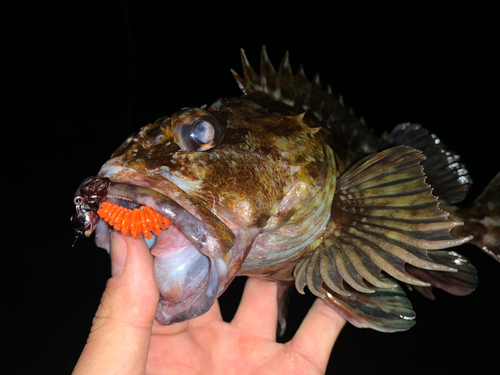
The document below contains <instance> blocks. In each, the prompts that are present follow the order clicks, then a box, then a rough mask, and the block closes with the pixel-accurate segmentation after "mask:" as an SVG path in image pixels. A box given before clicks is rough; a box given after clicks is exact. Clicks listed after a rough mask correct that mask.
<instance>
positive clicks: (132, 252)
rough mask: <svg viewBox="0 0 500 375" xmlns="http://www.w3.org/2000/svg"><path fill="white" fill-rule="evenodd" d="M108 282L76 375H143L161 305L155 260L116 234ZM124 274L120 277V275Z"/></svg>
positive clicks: (140, 243)
mask: <svg viewBox="0 0 500 375" xmlns="http://www.w3.org/2000/svg"><path fill="white" fill-rule="evenodd" d="M111 258H112V263H113V274H115V276H113V277H112V278H111V279H109V280H108V283H107V285H106V289H105V291H104V293H103V296H102V299H101V303H100V305H99V307H98V309H97V312H96V316H95V318H94V321H93V324H92V329H91V332H90V335H89V338H88V340H87V344H86V345H85V348H84V350H83V352H82V355H81V356H80V359H79V360H78V363H77V365H76V367H75V371H74V374H80V373H82V374H83V373H85V374H87V373H92V374H112V373H121V374H134V373H137V374H139V373H143V372H144V369H145V366H146V360H147V353H148V347H149V341H150V337H151V326H152V323H153V319H154V315H155V312H156V305H157V303H158V295H159V292H158V288H157V287H156V284H155V280H154V277H153V260H152V256H151V254H150V252H149V248H148V247H147V246H146V244H145V242H144V241H143V240H137V239H134V238H132V237H130V236H123V235H121V234H119V233H116V232H113V233H112V236H111ZM120 269H121V271H120Z"/></svg>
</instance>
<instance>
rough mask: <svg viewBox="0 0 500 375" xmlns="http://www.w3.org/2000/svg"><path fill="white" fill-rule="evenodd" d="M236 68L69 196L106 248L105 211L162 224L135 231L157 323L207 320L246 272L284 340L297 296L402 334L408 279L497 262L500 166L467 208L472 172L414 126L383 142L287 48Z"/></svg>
mask: <svg viewBox="0 0 500 375" xmlns="http://www.w3.org/2000/svg"><path fill="white" fill-rule="evenodd" d="M241 60H242V70H243V75H242V76H240V75H238V73H236V72H235V71H234V70H231V72H232V75H233V77H234V79H235V80H236V83H237V85H238V86H239V88H240V90H241V92H242V95H241V96H238V97H232V98H220V99H217V100H216V101H215V102H213V103H212V104H210V105H203V106H200V107H188V108H182V109H180V110H178V111H177V112H175V113H173V114H172V115H170V116H165V117H162V118H160V119H158V120H156V121H154V122H152V123H150V124H148V125H146V126H144V127H142V128H141V129H140V130H139V131H138V132H137V133H136V134H132V135H131V136H129V137H128V138H127V139H126V140H125V141H124V142H123V143H122V144H121V145H120V146H119V147H118V148H117V149H116V150H115V151H114V152H113V153H112V154H111V156H110V158H109V160H107V161H106V162H105V163H104V164H103V165H102V167H101V168H100V170H99V172H98V173H97V175H95V176H91V177H88V178H86V179H84V180H83V182H82V183H81V184H80V186H79V187H78V189H77V190H76V193H75V197H74V204H75V209H76V213H75V214H74V215H73V217H72V218H71V220H72V222H73V226H74V231H75V234H76V236H77V238H78V237H90V236H91V235H92V233H95V242H96V245H97V246H98V247H100V248H103V249H106V250H108V251H109V247H110V236H111V233H112V231H113V230H115V228H114V227H112V226H110V225H109V224H108V222H107V221H108V220H104V219H103V218H102V217H101V216H99V214H98V211H99V209H100V207H101V205H103V203H104V202H108V203H107V204H109V207H115V206H121V207H123V209H122V210H123V212H131V210H133V209H136V208H138V207H143V206H146V207H149V208H151V209H153V210H154V211H156V213H158V214H159V215H160V217H161V216H163V217H164V218H165V219H166V222H168V223H169V224H168V225H165V226H164V227H162V230H161V232H159V229H158V231H157V232H156V233H155V234H152V233H150V232H149V231H147V230H146V229H145V230H144V232H142V233H148V236H147V237H149V238H146V237H144V236H142V234H141V232H140V231H138V230H136V232H135V233H138V234H137V236H139V237H144V240H145V241H146V243H147V244H148V246H149V248H150V250H151V253H152V255H153V256H154V276H155V280H156V283H157V286H158V289H159V291H160V295H159V303H158V308H157V313H156V319H157V320H158V321H159V322H160V323H161V324H163V325H170V324H173V323H177V322H182V321H185V320H188V319H193V318H195V317H197V316H200V315H202V314H204V313H206V312H207V311H208V310H209V309H210V308H211V306H212V305H213V304H214V302H215V301H216V299H217V298H218V297H219V296H220V295H221V294H222V293H224V291H225V290H226V289H227V287H228V286H229V285H230V284H231V282H232V281H233V279H234V278H235V277H236V276H248V277H256V278H259V279H261V280H266V281H269V282H276V283H278V286H279V288H278V290H279V292H278V295H277V298H278V301H279V317H278V320H279V326H280V332H284V329H285V328H286V313H285V310H286V309H285V302H284V301H285V295H286V291H287V290H289V289H290V288H293V287H295V288H296V289H297V290H298V291H299V292H300V293H301V294H304V293H305V288H306V287H307V289H308V290H309V291H310V292H311V293H312V294H314V295H315V296H317V297H318V298H320V299H322V300H323V301H324V302H325V303H326V304H328V305H329V306H331V307H332V308H333V309H334V310H335V311H337V312H338V313H339V314H340V315H342V316H343V317H344V318H345V319H346V320H347V321H349V322H350V323H351V324H353V325H354V326H356V327H360V328H371V329H375V330H378V331H382V332H395V331H404V330H407V329H409V328H411V327H412V326H413V325H414V324H415V312H414V310H413V307H412V305H411V302H410V300H409V299H408V297H407V296H406V294H405V291H404V289H403V286H406V287H407V288H408V289H410V290H416V291H418V292H420V293H422V294H423V295H424V296H426V297H428V298H430V299H434V294H433V290H434V288H439V289H442V290H444V291H446V292H448V293H451V294H453V295H468V294H470V293H471V292H472V291H473V290H474V289H475V288H476V287H477V285H478V278H477V272H476V269H475V267H474V266H473V265H472V264H471V263H470V261H469V260H468V259H467V258H465V257H463V256H462V255H460V254H459V253H457V252H455V250H454V248H455V247H458V246H460V245H463V244H465V243H471V244H473V245H475V246H477V247H479V248H480V249H481V250H482V251H484V252H485V253H487V254H488V255H490V256H491V257H492V258H494V259H495V260H497V261H500V245H499V244H500V240H499V238H500V208H499V202H500V199H499V194H500V193H499V191H500V189H499V185H500V173H499V174H497V175H496V176H495V177H494V178H493V180H492V182H491V183H490V184H489V185H488V186H487V187H486V189H485V190H484V192H483V193H482V194H481V195H480V196H479V197H478V198H477V199H476V200H475V201H474V202H473V203H472V204H470V205H469V206H467V207H464V206H461V205H459V204H460V203H461V202H463V200H464V199H465V197H466V195H467V193H468V191H469V189H470V187H471V185H472V178H471V176H470V175H469V172H468V170H467V168H466V167H465V165H464V164H463V163H462V162H461V160H460V157H459V156H458V155H457V154H455V153H454V152H453V151H452V150H451V149H450V148H449V147H448V146H447V145H446V144H445V143H443V142H442V141H441V139H440V138H438V136H436V135H434V134H433V133H431V132H430V131H429V130H427V129H426V128H424V127H423V126H422V125H419V124H413V123H402V124H399V125H397V126H396V127H395V128H394V129H393V130H392V131H390V132H385V133H384V134H382V135H381V136H376V134H375V133H374V131H373V130H371V129H370V128H369V127H368V126H367V125H366V123H365V121H364V120H363V118H358V117H357V116H356V115H354V113H353V111H352V110H350V109H347V108H346V107H345V105H344V103H343V99H342V97H338V98H336V97H335V96H334V95H333V94H332V90H331V88H330V86H327V88H326V89H325V88H324V87H323V85H322V84H321V82H320V79H319V75H316V76H315V77H314V78H313V79H312V80H308V79H307V77H306V74H305V72H304V69H303V68H302V67H301V68H299V70H298V71H297V72H296V73H294V72H293V70H292V68H291V64H290V60H289V54H288V52H287V53H286V54H285V57H284V58H283V60H282V61H281V64H280V65H279V67H278V69H277V70H276V69H275V67H274V66H273V64H272V63H271V62H270V60H269V57H268V55H267V52H266V49H265V47H263V48H262V52H261V58H260V74H257V73H256V72H255V71H254V70H253V68H252V67H251V65H250V63H249V61H248V59H247V57H246V54H245V52H244V51H243V49H242V50H241ZM135 211H137V210H135ZM135 211H134V212H135ZM100 212H102V210H101V211H100ZM135 220H136V221H137V222H138V223H140V222H139V221H138V220H139V219H135ZM138 225H139V224H138ZM127 230H128V229H127ZM127 233H128V232H127Z"/></svg>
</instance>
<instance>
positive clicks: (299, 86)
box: [231, 46, 379, 155]
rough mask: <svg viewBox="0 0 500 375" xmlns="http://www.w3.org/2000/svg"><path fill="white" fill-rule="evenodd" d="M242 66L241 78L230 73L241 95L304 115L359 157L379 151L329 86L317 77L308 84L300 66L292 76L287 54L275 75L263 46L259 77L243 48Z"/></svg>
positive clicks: (374, 141)
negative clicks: (289, 108)
mask: <svg viewBox="0 0 500 375" xmlns="http://www.w3.org/2000/svg"><path fill="white" fill-rule="evenodd" d="M241 64H242V68H243V78H242V77H240V76H239V75H238V74H237V73H236V72H235V71H234V70H231V72H232V73H233V76H234V78H235V80H236V82H237V83H238V86H239V88H240V90H241V91H242V93H243V95H258V96H263V97H266V98H269V99H272V100H275V101H278V102H281V103H285V104H287V105H289V106H290V107H294V108H297V109H298V110H299V111H301V112H307V114H308V115H309V116H313V117H314V118H315V119H316V120H318V121H319V122H320V123H321V124H322V125H323V126H324V127H325V128H327V129H328V130H330V131H331V132H332V133H333V135H334V136H335V137H336V139H337V140H338V141H341V142H344V143H346V144H349V145H350V147H351V148H353V149H354V150H356V151H358V152H359V153H361V154H364V155H366V154H370V153H374V152H376V151H378V149H379V145H378V140H377V138H376V137H375V135H374V134H373V132H372V131H371V130H370V129H369V128H368V127H367V126H366V125H365V123H364V121H363V120H360V119H358V118H357V117H356V116H355V115H354V114H353V113H352V110H348V109H346V108H345V107H344V104H343V102H342V101H339V100H337V98H335V97H334V96H333V94H332V91H331V88H330V87H329V86H328V87H327V89H326V90H323V87H322V86H321V82H320V79H319V75H318V74H316V75H315V77H314V79H313V80H312V81H309V80H308V79H307V77H306V74H305V71H304V69H303V67H302V66H300V68H299V70H298V71H297V73H296V74H295V75H294V74H293V71H292V68H291V66H290V61H289V55H288V52H286V54H285V56H284V58H283V60H282V61H281V64H280V66H279V69H278V71H277V72H276V70H275V68H274V66H273V65H272V64H271V62H270V60H269V57H268V55H267V52H266V47H265V46H262V52H261V58H260V75H258V74H257V73H255V71H254V70H253V69H252V67H251V66H250V63H249V62H248V59H247V57H246V55H245V51H244V50H243V49H242V50H241Z"/></svg>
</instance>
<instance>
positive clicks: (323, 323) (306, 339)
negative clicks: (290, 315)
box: [289, 298, 345, 371]
mask: <svg viewBox="0 0 500 375" xmlns="http://www.w3.org/2000/svg"><path fill="white" fill-rule="evenodd" d="M344 324H345V319H344V318H342V317H341V316H340V315H339V314H337V312H335V310H333V309H332V308H331V307H330V306H328V305H327V304H326V303H324V302H323V301H322V300H321V299H319V298H318V299H316V301H314V303H313V305H312V307H311V309H310V310H309V312H308V313H307V315H306V317H305V318H304V321H303V322H302V324H301V325H300V327H299V329H298V331H297V333H296V334H295V336H294V337H293V339H292V340H291V341H290V342H289V344H290V345H292V346H293V348H294V349H295V350H296V351H297V352H299V353H302V354H304V355H306V356H307V357H308V358H312V359H313V360H314V361H315V362H316V365H317V366H318V367H319V368H320V369H321V370H322V371H326V366H327V365H328V359H329V358H330V354H331V351H332V348H333V345H334V344H335V341H336V340H337V337H338V336H339V333H340V331H341V330H342V327H344Z"/></svg>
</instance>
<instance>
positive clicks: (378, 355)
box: [0, 0, 500, 375]
mask: <svg viewBox="0 0 500 375" xmlns="http://www.w3.org/2000/svg"><path fill="white" fill-rule="evenodd" d="M39 3H40V4H41V5H36V6H34V5H32V4H31V3H30V5H28V4H26V5H25V6H23V5H22V4H21V5H18V6H17V7H16V8H6V7H5V6H2V8H4V9H3V11H2V12H1V17H2V24H3V25H4V27H6V31H5V32H3V33H2V61H3V63H4V64H5V63H6V64H7V65H6V67H4V69H3V72H2V73H3V74H2V76H3V77H2V78H3V81H4V84H3V85H2V91H3V99H2V104H3V105H2V107H3V110H2V121H3V126H2V131H3V134H2V140H3V147H2V155H3V156H2V172H3V174H2V191H3V197H4V202H3V203H4V204H3V210H4V212H5V215H8V218H9V219H8V220H6V221H8V223H4V225H3V231H2V233H3V234H4V238H6V239H7V242H6V243H7V246H5V248H4V249H3V251H2V253H3V256H2V261H1V263H0V264H1V265H2V272H1V275H2V278H3V279H4V280H2V291H3V292H2V309H1V314H2V317H1V322H2V323H1V325H2V332H1V334H0V337H1V339H2V341H5V345H4V344H2V345H3V347H4V348H5V347H7V351H5V349H4V350H2V351H1V355H2V356H3V357H4V358H2V359H1V361H0V366H1V367H0V370H1V371H0V372H2V373H4V374H45V373H47V374H48V373H50V374H69V373H70V372H71V371H72V369H73V366H74V364H75V363H76V361H77V359H78V356H79V353H80V351H81V349H82V348H83V345H84V344H85V340H86V337H87V334H88V331H89V328H90V324H91V320H92V317H93V314H94V312H95V310H96V307H97V305H98V303H99V299H100V296H101V294H102V291H103V289H104V287H105V283H106V280H107V278H108V277H109V269H110V265H109V258H108V255H107V253H106V252H105V251H104V250H101V249H98V248H96V247H95V245H94V244H93V241H90V240H89V241H80V242H78V243H77V244H76V246H75V247H74V248H72V247H71V244H72V242H73V234H72V230H71V226H70V223H69V217H70V216H71V215H72V214H73V212H74V207H73V205H72V195H73V191H74V190H75V188H76V187H77V186H78V185H79V183H80V181H81V180H82V179H83V178H84V177H86V176H88V175H93V174H95V173H96V172H97V171H98V169H99V167H100V165H101V164H102V163H103V162H104V161H105V160H106V159H107V158H108V157H109V155H110V153H111V152H112V151H113V150H114V149H115V148H116V147H117V146H118V145H119V144H120V143H121V142H122V141H123V139H124V138H126V137H127V136H128V135H129V134H130V133H131V132H134V131H137V130H138V129H139V128H140V127H141V126H144V125H146V124H148V123H149V122H151V121H154V120H155V119H157V118H159V117H161V116H164V115H170V114H172V113H173V112H175V111H177V110H178V109H180V108H181V107H187V106H199V105H202V104H205V103H211V102H213V101H215V100H216V99H218V98H219V97H231V96H235V95H239V91H238V88H237V86H236V84H235V82H234V81H233V79H232V77H231V74H230V73H229V69H230V68H233V69H236V70H237V71H239V72H241V68H240V60H239V48H240V47H243V48H245V50H246V52H247V55H248V56H249V59H250V61H251V63H252V64H253V65H254V66H258V58H259V54H260V47H261V45H263V44H265V45H266V46H267V50H268V53H269V55H270V58H271V60H272V61H274V62H275V65H278V64H279V61H280V60H281V57H282V56H283V55H284V53H285V51H287V50H288V51H290V54H291V63H292V67H293V68H294V70H296V69H297V68H298V66H299V64H300V63H303V64H304V67H305V71H306V74H307V75H308V77H309V78H312V77H313V75H314V73H316V72H319V73H320V74H321V77H322V83H323V84H325V85H326V84H331V86H332V88H333V91H334V93H335V94H336V95H339V94H342V95H343V96H344V101H345V103H346V105H347V106H351V107H353V109H354V111H355V113H356V114H358V115H361V116H363V117H364V118H365V119H366V122H367V123H368V125H369V126H371V127H373V128H374V129H375V131H376V132H377V133H378V134H381V133H382V132H383V131H384V130H390V129H392V128H393V127H394V126H395V125H397V124H398V123H400V122H404V121H413V122H418V123H421V124H423V125H425V126H426V127H427V128H428V129H430V130H431V131H433V132H435V133H436V134H438V135H439V136H440V137H441V139H442V140H444V141H445V142H446V143H447V144H449V145H450V146H451V147H452V148H453V149H454V150H455V151H456V152H457V153H458V154H460V155H462V158H463V159H462V160H463V161H464V162H465V163H466V165H467V166H468V168H469V170H470V172H471V175H472V177H473V179H474V181H475V185H474V187H473V189H472V192H471V197H475V196H477V195H478V194H479V192H480V191H481V190H482V189H483V188H484V187H485V186H486V184H487V183H488V181H489V180H490V179H491V178H492V177H493V176H494V175H495V174H496V173H497V171H498V170H500V163H499V161H498V156H497V155H498V148H499V147H498V107H499V99H500V95H499V91H498V90H499V89H498V87H499V83H500V82H499V73H498V67H499V62H500V61H499V58H498V54H497V53H498V44H499V30H498V27H497V26H498V21H497V19H498V16H499V14H498V12H497V11H496V9H494V8H493V6H486V5H481V4H480V3H479V2H468V3H467V4H466V5H465V2H451V1H448V2H447V1H436V2H422V1H405V2H397V1H349V2H347V1H346V2H333V1H332V2H328V4H329V5H328V7H326V8H325V5H324V4H325V3H324V2H323V3H316V2H314V1H307V2H303V3H302V4H301V5H294V4H292V3H290V2H282V3H281V4H280V3H279V2H275V3H271V2H264V3H257V2H245V3H244V4H246V5H245V6H244V7H241V6H238V5H237V3H235V2H233V3H232V4H231V5H230V4H228V5H227V6H224V5H215V4H213V3H211V2H205V3H204V5H196V4H195V3H191V2H184V3H183V4H182V5H180V4H177V3H176V4H175V5H172V3H173V2H164V5H162V6H159V5H157V4H156V5H147V3H144V2H135V1H125V0H124V1H109V2H105V3H104V2H100V1H86V2H67V3H65V4H63V3H52V2H48V3H47V2H39ZM490 3H491V4H493V3H494V2H490ZM242 4H243V3H242ZM270 4H273V5H272V6H271V5H270ZM469 200H470V199H469ZM460 252H462V253H463V254H464V255H466V256H467V257H469V258H470V259H471V260H472V261H473V263H474V264H475V265H476V267H477V269H478V272H479V275H480V285H479V287H478V289H477V290H476V291H475V292H474V293H473V294H472V295H470V296H468V297H453V296H449V295H446V294H445V293H439V292H438V293H437V297H438V298H437V300H436V301H434V302H432V301H428V300H426V299H425V298H423V297H422V296H420V295H418V294H417V293H409V296H410V298H411V299H412V302H413V304H414V308H415V310H416V312H417V319H418V324H417V325H416V326H415V327H414V328H413V329H411V330H410V331H408V332H404V333H397V334H383V333H378V332H375V331H371V330H361V329H356V328H354V327H352V326H347V327H346V328H345V329H344V331H343V332H342V334H341V335H340V338H339V340H338V343H337V345H336V346H335V348H334V350H333V353H332V357H331V362H330V366H329V368H328V373H329V374H330V373H331V374H334V373H335V374H353V373H354V374H359V373H366V372H367V371H370V373H373V374H399V373H405V374H408V375H410V374H422V373H426V374H443V373H445V374H451V373H467V372H470V373H475V374H483V373H487V372H490V371H495V369H498V359H497V356H498V347H499V340H498V336H499V335H500V322H499V319H498V313H499V309H500V296H499V295H498V286H499V283H500V280H499V276H498V275H499V271H500V265H499V264H497V263H496V262H495V261H494V260H493V259H491V258H490V257H488V256H487V255H485V254H482V253H481V252H480V251H479V250H477V249H476V248H474V247H472V246H468V245H465V246H463V247H462V248H461V249H460ZM243 281H244V280H238V281H237V282H235V283H234V285H233V286H232V287H231V288H230V290H229V291H228V292H226V293H225V294H224V295H223V297H222V298H221V303H222V306H223V309H224V314H225V316H226V317H230V316H231V315H232V314H233V313H234V309H235V308H236V305H237V302H238V298H239V293H240V292H241V286H242V282H243ZM312 301H313V298H312V297H311V296H310V295H309V296H306V297H302V296H299V295H298V294H297V293H294V294H293V295H292V297H291V304H290V308H289V310H290V328H289V331H287V334H286V337H285V339H289V338H290V337H292V335H293V333H294V330H295V329H296V328H297V327H298V324H299V322H300V320H301V319H302V318H303V316H304V315H305V312H306V310H307V308H308V307H309V306H310V304H311V303H312ZM256 319H257V317H256Z"/></svg>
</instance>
